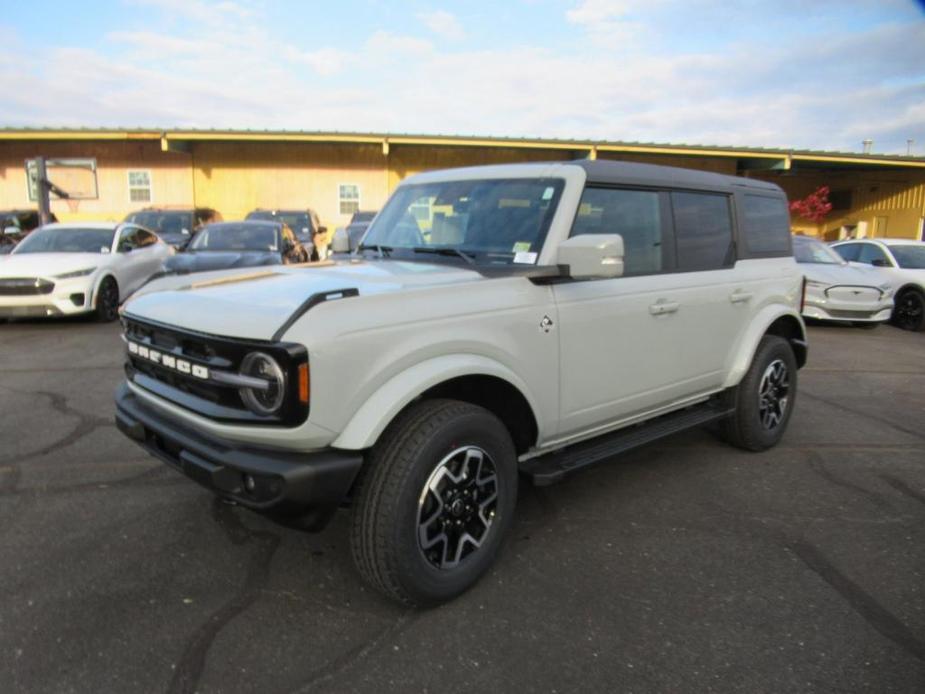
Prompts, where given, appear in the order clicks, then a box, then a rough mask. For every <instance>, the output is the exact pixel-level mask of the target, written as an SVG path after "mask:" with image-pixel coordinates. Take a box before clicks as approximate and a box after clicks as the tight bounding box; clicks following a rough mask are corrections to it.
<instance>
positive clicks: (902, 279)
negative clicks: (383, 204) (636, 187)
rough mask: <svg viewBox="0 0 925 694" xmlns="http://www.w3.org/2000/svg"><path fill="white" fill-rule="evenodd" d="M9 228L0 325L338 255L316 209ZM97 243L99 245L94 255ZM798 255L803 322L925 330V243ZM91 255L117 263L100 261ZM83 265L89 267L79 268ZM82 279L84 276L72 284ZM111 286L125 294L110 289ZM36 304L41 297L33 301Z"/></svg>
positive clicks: (364, 224)
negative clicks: (208, 277)
mask: <svg viewBox="0 0 925 694" xmlns="http://www.w3.org/2000/svg"><path fill="white" fill-rule="evenodd" d="M374 217H375V212H366V211H361V212H356V213H354V215H353V217H352V218H351V220H350V223H349V224H348V225H347V226H346V227H343V228H339V229H337V232H336V234H335V243H334V244H333V246H335V247H334V248H333V250H334V251H335V252H334V253H333V256H334V257H345V256H347V255H348V254H350V253H354V252H356V251H357V248H358V245H359V243H360V240H361V239H362V238H363V235H364V234H365V233H366V230H367V228H368V227H369V225H370V223H371V222H372V219H373V218H374ZM0 222H2V229H3V234H2V235H0V254H4V253H6V254H9V253H11V252H13V249H14V248H16V251H15V252H14V253H13V255H19V256H24V257H19V258H17V259H15V260H14V259H12V258H11V259H10V261H11V262H7V263H5V264H4V265H3V266H2V268H0V318H8V317H15V316H29V315H38V316H52V315H68V314H72V313H80V312H95V313H96V314H97V315H98V316H99V317H100V318H101V319H103V320H108V319H109V320H111V319H112V318H114V317H115V309H113V308H112V307H111V306H110V305H109V302H110V301H113V300H114V301H116V306H118V303H119V302H121V301H122V300H124V299H125V297H127V296H128V294H129V293H131V292H132V291H134V289H135V288H137V287H138V286H140V285H141V284H144V283H145V282H146V281H148V280H149V279H151V278H152V277H155V276H158V277H160V276H163V275H166V274H187V273H191V272H204V271H216V270H225V269H234V268H252V267H259V266H265V265H284V264H290V263H303V262H310V261H317V260H320V259H323V258H325V257H327V256H328V253H327V251H328V249H327V248H321V245H320V244H318V243H316V239H318V236H319V235H320V234H324V233H326V231H327V229H326V228H325V227H324V226H322V225H321V223H320V219H319V217H318V215H317V213H316V212H314V211H313V210H311V209H309V208H306V209H288V210H280V209H257V210H253V211H252V212H250V213H248V215H247V217H246V218H245V220H244V221H241V222H225V221H223V219H222V215H221V214H220V213H219V212H218V211H216V210H214V209H212V208H208V207H195V208H194V207H157V208H155V207H149V208H145V209H142V210H138V211H136V212H132V213H130V214H129V215H127V216H126V218H125V220H124V221H123V222H122V223H121V224H119V225H115V224H111V223H108V224H101V225H96V224H86V223H75V224H57V223H54V224H51V225H47V226H46V227H44V228H42V229H41V230H40V231H42V232H43V233H41V234H40V235H38V236H36V241H35V242H32V243H29V244H26V243H25V242H24V240H28V238H31V237H29V234H30V232H31V231H32V230H33V229H34V228H35V227H36V226H37V225H38V213H37V212H35V211H34V210H9V211H4V212H0ZM103 230H105V233H108V234H110V236H111V238H110V239H109V241H108V242H105V243H103V242H102V241H101V240H100V238H99V234H100V233H102V231H103ZM91 231H92V232H93V233H90V232H91ZM89 239H95V241H94V242H93V243H96V242H97V241H99V243H97V245H95V246H92V247H90V248H89V250H88V247H87V244H88V243H90V241H89ZM17 244H19V246H18V247H17ZM793 252H794V257H795V259H796V261H797V262H798V263H799V264H800V265H801V267H802V269H803V271H804V275H805V278H806V281H805V288H804V296H803V308H802V315H803V317H804V318H808V319H812V320H821V321H838V322H846V321H847V322H851V323H853V324H854V325H856V326H859V327H876V326H877V325H879V324H880V323H883V322H886V321H892V322H893V323H894V324H895V325H896V326H898V327H900V328H903V329H905V330H913V331H914V330H922V329H923V328H925V243H922V242H919V241H913V240H907V239H856V240H847V241H839V242H835V243H833V244H829V245H826V244H825V243H822V242H821V241H819V240H817V239H814V238H811V237H807V236H800V235H797V236H794V237H793ZM38 253H41V254H42V256H41V259H40V258H39V257H37V256H36V254H38ZM87 253H91V254H96V255H98V256H106V255H109V256H111V257H109V258H106V259H105V260H101V261H100V262H94V263H91V262H89V259H88V258H86V257H85V256H86V254H87ZM68 254H70V255H68ZM130 254H131V259H130V260H129V255H130ZM153 258H156V259H157V260H156V261H152V260H151V259H153ZM97 260H99V259H97ZM74 264H76V265H81V267H80V268H74V269H71V268H70V266H71V265H74ZM65 266H67V268H65V269H63V270H62V268H64V267H65ZM77 270H79V271H80V272H81V274H80V275H73V272H74V271H77ZM56 273H57V274H56ZM106 278H109V279H110V280H111V281H112V283H114V284H115V287H116V288H115V290H112V289H111V288H110V287H109V286H108V285H107V286H105V287H104V282H103V280H104V279H106ZM62 280H63V281H62ZM139 281H140V284H139ZM78 285H79V286H78ZM75 287H77V288H76V289H75ZM38 296H41V297H43V298H42V299H41V300H38V301H35V300H34V298H35V297H38ZM11 297H15V298H11ZM24 297H25V298H24ZM28 297H32V299H30V298H28ZM101 299H102V301H101Z"/></svg>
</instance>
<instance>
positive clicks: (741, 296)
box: [729, 289, 754, 304]
mask: <svg viewBox="0 0 925 694" xmlns="http://www.w3.org/2000/svg"><path fill="white" fill-rule="evenodd" d="M752 296H754V295H753V294H752V293H751V292H743V291H742V290H741V289H736V290H735V291H734V292H733V293H732V294H730V295H729V301H731V302H732V303H734V304H741V303H743V302H746V301H750V300H751V298H752Z"/></svg>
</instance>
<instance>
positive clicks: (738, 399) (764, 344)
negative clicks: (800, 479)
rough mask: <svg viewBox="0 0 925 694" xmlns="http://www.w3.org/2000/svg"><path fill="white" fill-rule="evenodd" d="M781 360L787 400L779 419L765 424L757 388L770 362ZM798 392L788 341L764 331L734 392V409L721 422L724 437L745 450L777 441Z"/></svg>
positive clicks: (782, 433) (785, 427) (795, 362)
mask: <svg viewBox="0 0 925 694" xmlns="http://www.w3.org/2000/svg"><path fill="white" fill-rule="evenodd" d="M777 362H781V363H782V364H783V365H784V367H785V368H786V376H787V383H788V392H787V395H786V397H787V402H786V404H785V407H784V409H783V412H782V416H781V418H780V421H779V422H778V423H777V424H776V425H775V426H773V427H772V428H770V429H769V428H768V427H767V426H765V424H764V423H763V422H762V411H761V404H760V403H761V396H760V394H759V389H760V388H761V386H762V381H763V379H764V378H765V375H766V372H767V371H768V369H769V368H770V367H771V365H772V364H775V363H777ZM796 394H797V361H796V357H795V356H794V354H793V349H792V348H791V346H790V343H789V342H787V340H785V339H784V338H782V337H777V336H776V335H765V336H764V337H763V338H761V342H759V343H758V349H756V350H755V356H754V358H753V359H752V363H751V366H749V368H748V371H746V372H745V376H744V377H743V378H742V381H741V382H740V383H739V385H738V386H737V387H736V389H735V391H734V393H733V396H732V397H733V403H734V407H735V413H734V414H733V415H732V416H730V417H729V418H728V419H726V420H724V421H723V422H722V424H721V427H720V431H721V433H722V436H723V438H725V439H726V441H728V442H729V443H730V444H732V445H733V446H736V447H738V448H742V449H745V450H747V451H763V450H766V449H768V448H771V447H772V446H774V445H776V444H777V443H778V441H780V439H781V437H782V436H783V435H784V431H785V430H786V429H787V423H788V422H789V421H790V415H791V414H792V413H793V406H794V405H795V404H796Z"/></svg>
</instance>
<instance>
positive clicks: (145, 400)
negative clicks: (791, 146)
mask: <svg viewBox="0 0 925 694" xmlns="http://www.w3.org/2000/svg"><path fill="white" fill-rule="evenodd" d="M238 272H239V273H240V271H238ZM801 295H802V276H801V273H800V271H799V270H798V269H797V265H796V263H795V262H794V259H793V257H792V251H791V240H790V228H789V214H788V211H787V201H786V198H785V196H784V193H783V192H782V191H781V190H780V188H778V187H777V186H775V185H772V184H769V183H764V182H759V181H754V180H748V179H743V178H735V177H731V176H722V175H719V174H712V173H705V172H696V171H688V170H683V169H675V168H667V167H658V166H651V165H645V164H630V163H617V162H601V161H576V162H564V163H551V164H516V165H502V166H489V167H475V168H467V169H457V170H450V171H438V172H432V173H424V174H420V175H416V176H413V177H411V178H408V179H407V180H405V181H404V182H403V183H402V184H401V185H400V186H399V187H398V188H397V189H396V190H395V192H394V193H393V194H392V196H391V198H390V199H389V201H388V203H387V204H386V205H385V207H384V208H383V210H382V211H381V212H380V213H379V215H378V216H377V217H376V219H375V220H374V222H373V223H372V225H371V226H370V228H369V230H368V231H367V232H366V235H365V236H364V238H363V241H362V243H361V245H360V246H359V248H358V250H357V251H356V253H355V254H354V255H353V256H348V257H347V258H346V259H345V260H343V261H336V262H330V261H329V262H322V263H312V264H305V265H290V266H284V267H273V268H268V269H267V270H265V271H260V272H252V273H250V274H245V275H242V274H234V272H233V271H232V272H221V273H206V274H199V275H185V276H182V277H167V278H163V279H160V280H157V281H156V282H155V283H153V284H151V285H149V287H148V288H147V289H146V290H145V291H142V292H140V293H139V294H138V295H136V297H135V298H133V299H132V300H130V301H129V302H128V303H127V304H126V305H125V306H124V308H123V315H122V320H123V323H124V330H125V332H124V338H125V342H126V348H127V361H126V367H125V370H126V376H127V378H126V381H125V382H124V383H123V384H122V385H121V386H120V388H119V390H118V392H117V395H116V405H117V414H116V421H117V424H118V426H119V428H120V429H121V430H122V431H123V432H124V433H125V434H127V435H128V436H129V437H131V438H132V439H134V440H135V441H137V442H138V443H139V444H140V445H141V446H143V447H144V448H145V449H146V450H148V451H149V452H150V453H152V454H153V455H155V456H157V457H158V458H160V459H161V460H163V461H164V462H166V463H168V464H169V465H171V466H173V467H175V468H177V469H178V470H180V471H182V472H183V473H185V474H186V475H188V476H189V477H191V478H193V479H194V480H195V481H197V482H199V483H200V484H202V485H204V486H206V487H208V488H209V489H211V490H213V491H214V492H215V493H216V494H218V495H220V496H221V497H224V498H225V499H228V500H231V501H234V502H236V503H238V504H240V505H242V506H245V507H248V508H251V509H253V510H255V511H260V512H263V513H266V514H268V515H271V516H273V517H275V518H276V519H279V520H281V521H283V522H285V523H288V524H290V525H297V526H299V527H303V528H307V529H319V528H321V527H322V526H323V525H324V524H325V523H326V522H327V521H328V520H329V519H330V517H331V515H332V514H333V512H334V511H335V510H336V509H337V508H338V507H339V506H342V505H346V504H349V505H350V506H351V507H352V530H351V533H352V534H351V543H352V550H353V555H354V559H355V561H356V564H357V567H358V569H359V571H360V573H361V574H362V575H363V577H364V578H365V579H366V580H367V581H368V582H369V583H371V584H372V585H373V586H374V587H375V588H377V589H378V590H380V591H382V592H383V593H385V594H386V595H388V596H391V597H392V598H394V599H396V600H399V601H401V602H404V603H406V604H415V605H426V604H434V603H438V602H441V601H444V600H447V599H449V598H452V597H453V596H455V595H457V594H459V593H460V592H462V591H463V590H465V589H466V588H468V587H469V586H471V585H472V584H473V583H474V582H475V581H476V580H477V579H478V578H479V577H480V576H481V575H482V574H483V573H484V572H485V571H486V570H487V569H488V568H489V567H490V566H491V564H492V562H493V560H494V558H495V557H496V555H497V553H498V550H499V547H500V546H501V544H502V540H503V538H504V536H505V533H506V532H507V530H508V529H509V527H510V525H511V520H512V516H513V513H514V505H515V501H516V498H517V485H518V476H519V474H520V475H522V476H523V477H525V478H527V479H529V480H531V481H532V482H533V483H535V484H549V483H551V482H554V481H556V480H558V479H560V478H561V477H562V476H564V475H566V474H568V473H570V472H572V471H574V470H577V469H579V468H582V467H584V466H587V465H591V464H593V463H598V462H601V461H604V460H607V459H608V458H611V457H612V456H613V455H615V454H616V453H619V452H621V451H625V450H628V449H630V448H633V447H636V446H639V445H642V444H645V443H648V442H651V441H654V440H656V439H658V438H660V437H663V436H666V435H669V434H672V433H675V432H677V431H680V430H682V429H686V428H689V427H693V426H698V425H702V424H706V423H711V422H712V423H715V424H716V425H718V427H719V429H720V431H721V432H722V433H723V434H724V435H725V437H726V438H727V440H728V441H729V442H731V443H732V444H734V445H736V446H739V447H741V448H744V449H747V450H751V451H759V450H762V449H765V448H768V447H769V446H773V445H774V444H776V443H777V442H778V441H779V440H780V438H781V436H782V434H783V433H784V430H785V428H786V426H787V422H788V420H789V418H790V415H791V413H792V411H793V405H794V398H795V395H796V385H797V369H798V368H800V367H801V366H802V365H803V364H804V363H805V361H806V354H807V344H806V337H805V331H804V326H803V323H802V321H801V319H800V301H801Z"/></svg>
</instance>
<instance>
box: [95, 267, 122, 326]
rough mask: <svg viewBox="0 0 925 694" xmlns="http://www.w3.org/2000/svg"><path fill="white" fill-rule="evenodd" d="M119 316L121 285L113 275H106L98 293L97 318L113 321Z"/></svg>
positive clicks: (108, 321)
mask: <svg viewBox="0 0 925 694" xmlns="http://www.w3.org/2000/svg"><path fill="white" fill-rule="evenodd" d="M118 317H119V285H117V284H116V281H115V280H114V279H113V278H112V277H106V278H105V279H104V280H103V281H102V282H101V283H100V288H99V290H98V292H97V295H96V319H97V320H98V321H99V322H101V323H111V322H112V321H114V320H116V318H118Z"/></svg>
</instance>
